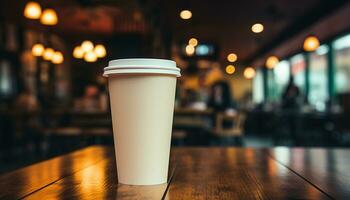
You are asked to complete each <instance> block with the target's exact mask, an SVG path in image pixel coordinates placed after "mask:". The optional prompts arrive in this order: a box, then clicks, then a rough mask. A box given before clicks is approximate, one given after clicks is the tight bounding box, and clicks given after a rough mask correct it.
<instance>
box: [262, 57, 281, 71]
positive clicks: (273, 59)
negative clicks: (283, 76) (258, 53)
mask: <svg viewBox="0 0 350 200" xmlns="http://www.w3.org/2000/svg"><path fill="white" fill-rule="evenodd" d="M278 63H279V59H278V58H277V57H276V56H270V57H268V58H267V59H266V63H265V64H266V67H267V68H269V69H273V68H274V67H275V66H276V65H277V64H278Z"/></svg>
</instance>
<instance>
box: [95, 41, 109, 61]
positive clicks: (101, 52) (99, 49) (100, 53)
mask: <svg viewBox="0 0 350 200" xmlns="http://www.w3.org/2000/svg"><path fill="white" fill-rule="evenodd" d="M94 52H95V54H96V56H97V57H99V58H103V57H105V56H106V54H107V53H106V48H105V47H104V46H103V45H102V44H98V45H96V46H95V48H94Z"/></svg>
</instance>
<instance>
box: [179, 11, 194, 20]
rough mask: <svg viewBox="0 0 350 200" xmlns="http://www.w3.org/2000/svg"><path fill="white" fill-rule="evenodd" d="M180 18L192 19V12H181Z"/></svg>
mask: <svg viewBox="0 0 350 200" xmlns="http://www.w3.org/2000/svg"><path fill="white" fill-rule="evenodd" d="M180 17H181V19H191V17H192V12H191V11H189V10H183V11H181V12H180Z"/></svg>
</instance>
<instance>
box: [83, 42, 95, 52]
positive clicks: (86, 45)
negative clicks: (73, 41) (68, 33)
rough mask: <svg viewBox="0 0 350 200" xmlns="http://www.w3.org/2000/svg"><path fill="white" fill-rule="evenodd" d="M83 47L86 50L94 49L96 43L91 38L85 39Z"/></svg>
mask: <svg viewBox="0 0 350 200" xmlns="http://www.w3.org/2000/svg"><path fill="white" fill-rule="evenodd" d="M81 49H82V50H83V51H84V52H88V51H92V50H93V49H94V44H93V43H92V42H91V41H89V40H85V41H83V42H82V43H81Z"/></svg>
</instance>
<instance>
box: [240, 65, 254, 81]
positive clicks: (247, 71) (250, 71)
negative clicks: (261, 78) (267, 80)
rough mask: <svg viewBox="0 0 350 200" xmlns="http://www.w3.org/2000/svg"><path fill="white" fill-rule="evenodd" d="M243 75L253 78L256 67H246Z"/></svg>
mask: <svg viewBox="0 0 350 200" xmlns="http://www.w3.org/2000/svg"><path fill="white" fill-rule="evenodd" d="M243 75H244V77H245V78H246V79H252V78H254V76H255V69H254V68H252V67H247V68H245V70H244V72H243Z"/></svg>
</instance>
